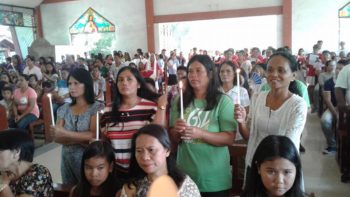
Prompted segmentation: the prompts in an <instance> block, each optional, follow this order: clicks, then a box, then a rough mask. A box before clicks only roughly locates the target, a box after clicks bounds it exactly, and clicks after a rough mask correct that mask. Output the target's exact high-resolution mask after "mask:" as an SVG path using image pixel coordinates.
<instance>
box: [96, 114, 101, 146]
mask: <svg viewBox="0 0 350 197" xmlns="http://www.w3.org/2000/svg"><path fill="white" fill-rule="evenodd" d="M99 113H100V112H99V111H97V113H96V140H99V138H100V114H99Z"/></svg>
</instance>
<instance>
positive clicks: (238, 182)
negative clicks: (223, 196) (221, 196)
mask: <svg viewBox="0 0 350 197" xmlns="http://www.w3.org/2000/svg"><path fill="white" fill-rule="evenodd" d="M228 150H229V152H230V158H231V165H232V189H231V196H238V195H240V193H241V192H242V187H243V183H244V172H245V164H244V161H245V156H246V153H247V144H246V143H236V144H233V145H232V146H228ZM240 161H241V162H240ZM242 161H243V162H242ZM242 164H243V166H242Z"/></svg>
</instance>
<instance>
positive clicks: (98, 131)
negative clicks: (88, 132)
mask: <svg viewBox="0 0 350 197" xmlns="http://www.w3.org/2000/svg"><path fill="white" fill-rule="evenodd" d="M100 113H101V114H103V113H104V111H103V110H101V111H97V113H96V140H100ZM106 126H107V125H106ZM106 131H107V130H106Z"/></svg>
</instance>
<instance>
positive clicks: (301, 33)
mask: <svg viewBox="0 0 350 197" xmlns="http://www.w3.org/2000/svg"><path fill="white" fill-rule="evenodd" d="M348 2H349V0H337V1H334V0H322V1H319V0H307V1H305V0H293V4H292V5H293V7H292V13H293V17H292V23H293V25H292V38H293V51H294V52H297V50H298V49H299V48H304V49H305V50H306V51H312V46H313V45H314V44H316V42H317V40H323V47H322V49H328V50H332V51H337V50H338V43H339V40H338V39H339V36H338V29H339V28H338V9H339V8H341V7H342V6H344V5H345V4H346V3H348ZM348 20H350V19H348ZM347 45H350V43H347Z"/></svg>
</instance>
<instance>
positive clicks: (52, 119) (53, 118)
mask: <svg viewBox="0 0 350 197" xmlns="http://www.w3.org/2000/svg"><path fill="white" fill-rule="evenodd" d="M47 96H48V97H49V104H50V112H51V124H52V126H55V116H54V114H53V107H52V98H51V97H52V95H51V94H50V93H49V94H47Z"/></svg>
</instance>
